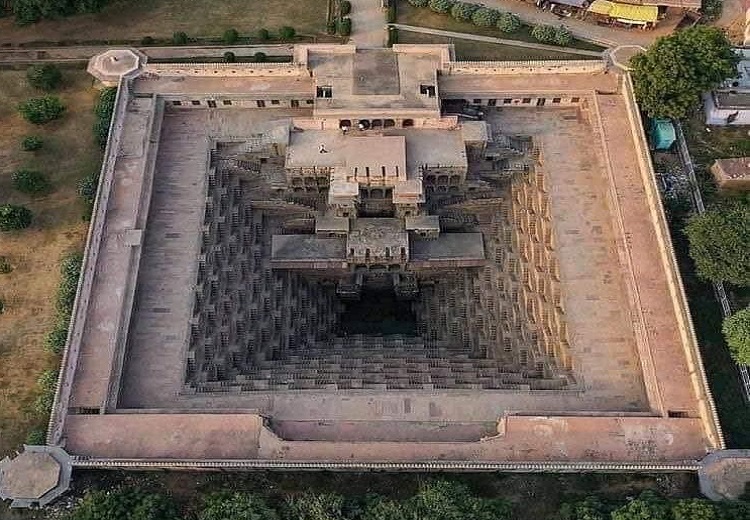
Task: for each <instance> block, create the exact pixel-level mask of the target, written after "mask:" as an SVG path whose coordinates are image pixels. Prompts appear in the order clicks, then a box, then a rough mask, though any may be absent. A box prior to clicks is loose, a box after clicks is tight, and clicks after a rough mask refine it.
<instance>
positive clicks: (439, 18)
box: [396, 0, 604, 59]
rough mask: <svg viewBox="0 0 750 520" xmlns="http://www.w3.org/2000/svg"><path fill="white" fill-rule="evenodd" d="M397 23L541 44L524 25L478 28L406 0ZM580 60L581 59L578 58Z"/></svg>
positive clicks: (584, 45)
mask: <svg viewBox="0 0 750 520" xmlns="http://www.w3.org/2000/svg"><path fill="white" fill-rule="evenodd" d="M396 21H397V22H398V23H401V24H404V25H417V26H421V27H430V28H433V29H441V30H444V31H455V32H463V33H471V34H479V35H481V36H492V37H494V38H504V39H506V40H520V41H523V42H531V43H540V42H539V41H537V40H536V39H534V38H533V37H532V36H531V27H530V26H528V25H522V26H521V28H520V29H519V30H518V31H516V32H514V33H504V32H501V31H499V30H498V29H496V28H494V27H477V26H476V25H474V24H472V23H469V22H459V21H457V20H455V19H454V18H453V17H452V16H450V15H449V14H440V13H436V12H434V11H432V10H430V9H429V8H427V7H414V6H413V5H411V4H410V3H409V2H407V1H406V0H401V1H399V2H398V9H397V16H396ZM569 47H574V48H576V49H584V50H589V51H603V50H604V48H603V47H600V46H598V45H595V44H593V43H589V42H585V41H582V40H576V39H574V40H573V41H572V42H571V43H570V45H569ZM578 58H579V59H580V57H578Z"/></svg>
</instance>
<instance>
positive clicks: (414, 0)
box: [409, 0, 430, 7]
mask: <svg viewBox="0 0 750 520" xmlns="http://www.w3.org/2000/svg"><path fill="white" fill-rule="evenodd" d="M409 3H410V4H411V5H413V6H414V7H427V4H429V3H430V0H409Z"/></svg>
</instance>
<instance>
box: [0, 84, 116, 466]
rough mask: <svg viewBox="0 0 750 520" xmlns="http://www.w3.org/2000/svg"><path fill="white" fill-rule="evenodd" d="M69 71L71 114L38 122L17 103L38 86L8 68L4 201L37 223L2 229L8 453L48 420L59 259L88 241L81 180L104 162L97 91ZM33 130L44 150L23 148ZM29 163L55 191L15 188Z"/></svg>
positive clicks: (2, 444)
mask: <svg viewBox="0 0 750 520" xmlns="http://www.w3.org/2000/svg"><path fill="white" fill-rule="evenodd" d="M63 76H64V80H65V85H64V86H63V87H62V88H61V90H60V91H59V92H57V93H55V95H58V96H59V97H60V98H61V99H62V101H63V103H64V104H65V105H66V106H67V111H66V113H65V115H64V116H63V117H62V118H61V119H60V120H58V121H54V122H52V123H49V124H47V125H42V126H34V125H31V124H29V123H26V122H25V121H24V120H23V119H22V118H21V117H20V116H19V115H18V114H17V112H16V109H15V107H16V105H17V104H18V103H19V102H20V101H23V100H24V99H26V98H28V97H31V96H36V95H39V93H38V91H35V90H34V89H32V88H30V87H29V86H28V85H27V84H26V81H25V73H24V72H23V71H0V204H2V203H8V202H9V203H13V204H23V205H26V206H28V207H29V208H30V209H31V210H32V211H33V212H34V221H33V223H32V225H31V227H30V228H28V229H26V230H24V231H20V232H14V233H0V256H5V257H7V259H8V260H9V261H10V263H11V265H12V266H13V271H12V272H11V273H10V274H0V297H2V298H3V299H4V300H5V313H4V314H2V315H0V456H1V455H2V454H4V453H7V452H9V451H11V450H12V449H14V448H15V447H17V446H18V444H19V443H21V442H23V440H24V439H25V437H26V434H27V433H28V431H29V430H30V429H31V428H33V427H38V426H40V425H43V422H44V421H43V420H41V418H39V417H36V416H35V414H34V413H33V411H32V405H33V402H34V399H35V397H36V395H37V389H36V380H37V378H38V376H39V374H40V373H41V372H42V371H44V370H45V369H49V368H55V367H56V365H57V362H58V360H57V359H56V356H54V355H51V354H48V353H47V352H46V351H45V350H44V347H43V345H44V337H45V335H46V334H47V332H48V331H49V330H50V328H51V327H52V324H53V321H54V314H55V310H54V299H55V291H56V288H57V284H58V282H59V280H60V268H59V262H60V259H61V258H62V256H63V255H64V254H65V253H68V252H70V251H72V250H76V249H80V248H81V247H82V245H83V241H84V239H85V234H86V229H87V224H86V223H85V222H84V221H83V220H82V218H81V217H82V215H83V211H84V209H83V204H82V203H81V202H80V201H79V199H78V196H77V194H76V184H77V182H78V180H79V179H80V178H81V177H84V176H85V175H87V174H88V173H90V172H92V171H96V170H97V169H98V168H99V163H100V160H101V153H100V151H99V149H98V147H97V146H96V143H95V142H94V138H93V134H92V130H91V127H92V125H93V123H94V114H93V105H94V102H95V100H96V95H97V91H96V90H95V89H94V88H92V81H91V79H90V77H89V76H88V75H87V74H86V73H85V72H83V71H81V70H65V71H63ZM29 134H34V135H38V136H40V137H41V138H42V139H43V140H44V145H43V146H42V149H40V150H38V151H36V152H24V151H22V150H21V147H20V142H21V140H22V139H23V137H24V136H26V135H29ZM22 166H24V167H29V168H33V169H37V170H40V171H42V172H44V173H46V174H47V176H48V177H49V179H50V181H51V183H52V191H51V192H50V193H49V194H47V195H44V196H41V197H31V196H28V195H23V194H21V193H18V192H16V191H15V190H13V189H12V187H11V180H10V176H11V174H12V172H13V171H14V170H16V169H17V168H19V167H22Z"/></svg>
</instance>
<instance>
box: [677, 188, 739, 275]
mask: <svg viewBox="0 0 750 520" xmlns="http://www.w3.org/2000/svg"><path fill="white" fill-rule="evenodd" d="M748 222H750V200H748V199H734V200H731V201H728V202H724V203H722V204H720V205H717V206H716V207H713V208H711V209H709V210H708V211H706V212H705V213H701V214H700V215H695V216H693V217H692V218H690V220H689V221H688V223H687V226H685V233H686V234H687V237H688V241H689V243H690V257H691V258H692V259H693V261H694V262H695V268H696V270H697V272H698V274H699V275H700V276H702V277H703V278H706V279H708V280H711V281H713V282H730V283H733V284H734V285H739V286H746V285H750V261H749V260H748V251H750V226H748V224H747V223H748Z"/></svg>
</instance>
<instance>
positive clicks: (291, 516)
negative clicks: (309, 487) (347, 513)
mask: <svg viewBox="0 0 750 520" xmlns="http://www.w3.org/2000/svg"><path fill="white" fill-rule="evenodd" d="M343 508H344V497H342V496H341V495H336V494H332V493H324V494H315V493H304V494H302V495H299V496H296V497H291V498H290V499H289V500H287V502H286V504H285V507H284V515H283V516H284V518H285V519H288V520H343V519H344V513H343Z"/></svg>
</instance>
